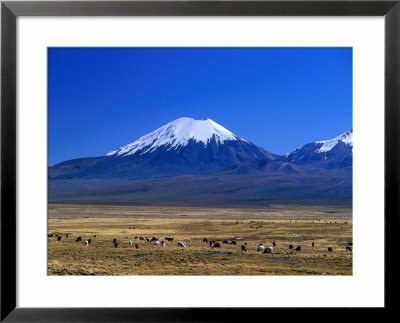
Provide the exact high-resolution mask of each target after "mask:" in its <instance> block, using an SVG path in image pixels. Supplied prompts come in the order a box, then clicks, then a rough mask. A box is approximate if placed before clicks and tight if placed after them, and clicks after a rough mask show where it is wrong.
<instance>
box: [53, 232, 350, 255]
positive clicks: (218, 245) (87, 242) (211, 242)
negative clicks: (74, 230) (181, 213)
mask: <svg viewBox="0 0 400 323" xmlns="http://www.w3.org/2000/svg"><path fill="white" fill-rule="evenodd" d="M69 235H71V234H66V235H65V237H66V238H68V237H69ZM47 236H48V238H52V237H54V236H55V237H56V238H57V239H56V240H57V241H61V235H59V234H53V233H49V234H48V235H47ZM93 237H94V238H96V237H97V235H96V234H95V235H93ZM125 239H129V236H125ZM134 239H139V240H140V241H147V242H149V243H153V246H154V247H159V246H161V247H162V248H165V246H166V244H165V242H164V241H160V239H159V238H156V237H152V238H151V239H149V238H147V237H137V236H136V237H135V238H134ZM174 239H175V237H165V240H166V241H168V242H172V241H173V240H174ZM235 240H236V241H241V240H244V238H243V237H240V238H236V239H234V240H222V244H228V245H236V241H235ZM75 241H76V242H81V241H82V237H81V236H78V237H77V238H76V240H75ZM187 241H188V242H189V243H190V242H191V239H188V240H187ZM91 243H92V239H91V238H89V239H87V240H85V241H84V242H83V245H84V246H85V247H88V246H89V245H90V244H91ZM203 243H208V244H209V246H210V248H211V249H214V248H221V242H218V241H216V240H214V239H212V240H209V239H207V238H203ZM112 245H114V247H115V248H118V246H119V244H118V242H117V238H114V239H113V241H112ZM128 245H129V246H130V247H132V246H133V242H132V240H129V241H128ZM276 246H277V244H276V242H275V241H273V242H272V246H270V247H265V246H264V244H262V243H260V244H259V245H258V247H257V249H256V251H257V252H261V253H264V254H272V253H273V250H274V248H275V247H276ZM314 246H315V243H314V242H312V243H311V247H314ZM352 246H353V243H352V242H348V243H347V246H346V247H345V250H346V252H351V251H352ZM177 247H178V248H186V247H187V244H186V242H183V241H179V242H178V243H177ZM135 248H136V249H139V248H140V247H139V245H138V244H135ZM240 248H241V250H242V251H244V252H247V251H248V249H247V242H244V244H242V245H241V246H240ZM289 249H290V250H293V251H296V252H299V251H301V250H302V247H301V246H299V245H298V246H293V245H292V244H289ZM327 250H328V252H329V253H332V252H333V248H332V247H328V249H327Z"/></svg>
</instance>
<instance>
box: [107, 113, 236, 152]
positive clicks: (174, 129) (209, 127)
mask: <svg viewBox="0 0 400 323" xmlns="http://www.w3.org/2000/svg"><path fill="white" fill-rule="evenodd" d="M213 137H214V138H215V141H216V142H217V144H222V143H223V142H224V141H227V140H243V139H241V138H239V137H237V136H236V135H234V134H233V133H232V132H230V131H229V130H227V129H225V128H224V127H223V126H221V125H219V124H218V123H216V122H214V121H213V120H211V119H206V120H195V119H192V118H185V117H183V118H179V119H176V120H174V121H172V122H170V123H167V124H166V125H164V126H162V127H160V128H158V129H156V130H154V131H153V132H150V133H148V134H147V135H144V136H143V137H140V138H139V139H138V140H136V141H135V142H132V143H130V144H128V145H126V146H123V147H121V148H119V149H117V150H113V151H110V152H108V153H107V154H105V155H106V156H114V155H115V156H122V155H124V156H129V155H133V154H135V153H136V152H138V151H142V150H143V152H141V153H142V154H144V153H147V152H152V151H154V150H156V149H157V148H158V147H160V146H168V150H170V149H177V148H179V147H183V146H186V145H187V144H188V142H189V140H191V139H192V140H194V141H196V142H202V143H203V144H204V145H205V146H207V144H208V142H209V141H210V140H211V139H212V138H213Z"/></svg>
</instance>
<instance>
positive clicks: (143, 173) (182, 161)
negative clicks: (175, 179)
mask: <svg viewBox="0 0 400 323" xmlns="http://www.w3.org/2000/svg"><path fill="white" fill-rule="evenodd" d="M276 158H277V156H276V155H274V154H272V153H270V152H268V151H266V150H264V149H262V148H260V147H258V146H256V145H254V144H252V143H251V142H249V141H247V140H244V139H242V138H240V137H238V136H236V135H234V134H233V133H232V132H230V131H229V130H227V129H226V128H224V127H223V126H221V125H219V124H218V123H216V122H214V121H213V120H211V119H206V120H195V119H191V118H179V119H177V120H174V121H172V122H170V123H167V124H166V125H164V126H162V127H160V128H158V129H156V130H154V131H152V132H150V133H148V134H146V135H144V136H142V137H140V138H139V139H137V140H136V141H134V142H132V143H130V144H128V145H126V146H123V147H121V148H118V149H116V150H113V151H110V152H109V153H107V154H105V155H103V156H100V157H93V158H81V159H75V160H69V161H65V162H62V163H60V164H58V165H55V166H53V167H51V168H50V169H49V178H85V179H104V178H107V179H117V178H119V179H121V178H124V179H140V178H154V177H167V176H175V175H185V174H193V175H203V174H211V173H215V172H220V171H224V170H227V169H230V168H232V167H235V166H236V165H238V164H240V163H241V162H244V161H252V160H260V159H269V160H273V159H276Z"/></svg>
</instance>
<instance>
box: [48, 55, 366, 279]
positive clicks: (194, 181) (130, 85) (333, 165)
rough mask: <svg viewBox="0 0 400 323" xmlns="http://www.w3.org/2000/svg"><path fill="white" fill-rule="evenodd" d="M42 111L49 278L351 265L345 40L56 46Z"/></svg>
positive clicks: (295, 272) (286, 272)
mask: <svg viewBox="0 0 400 323" xmlns="http://www.w3.org/2000/svg"><path fill="white" fill-rule="evenodd" d="M47 116H48V119H47V153H48V155H47V176H48V178H47V183H48V189H47V193H48V196H47V198H48V200H47V205H48V209H47V210H48V212H47V275H48V276H86V275H92V276H138V275H152V276H165V275H171V276H179V275H192V276H206V275H211V276H220V275H224V276H251V275H257V276H262V275H265V276H299V275H301V276H316V275H325V276H352V275H353V248H354V246H353V49H352V47H48V48H47ZM355 131H356V133H357V128H356V129H355ZM371 154H373V151H372V147H371ZM44 238H45V237H44ZM356 248H357V246H356Z"/></svg>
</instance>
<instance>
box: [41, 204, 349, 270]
mask: <svg viewBox="0 0 400 323" xmlns="http://www.w3.org/2000/svg"><path fill="white" fill-rule="evenodd" d="M48 233H49V234H53V237H49V238H48V274H49V275H351V274H352V260H353V258H352V252H349V251H346V245H347V243H348V242H351V241H352V213H351V208H350V207H346V206H337V207H335V206H313V205H279V204H272V205H267V206H257V207H254V208H253V207H251V206H249V205H244V206H240V205H236V206H232V207H230V206H223V205H218V206H212V207H207V206H204V205H203V206H179V205H162V204H160V205H89V204H88V205H74V204H49V214H48ZM66 234H68V238H67V237H66ZM55 235H61V237H62V238H61V241H57V238H56V237H55ZM94 235H96V236H97V237H94ZM78 236H81V237H82V240H83V241H85V240H87V239H89V238H90V239H91V240H92V243H91V244H90V245H89V246H87V247H85V246H84V245H83V241H81V242H76V238H77V237H78ZM126 236H128V237H129V238H126ZM172 236H173V237H174V240H173V241H172V242H167V241H165V237H172ZM135 237H148V238H149V239H151V238H152V237H157V238H159V239H160V241H161V240H164V241H165V242H166V247H165V248H162V247H155V246H153V243H149V242H146V241H140V240H139V238H138V239H135ZM114 238H116V239H117V241H118V244H119V245H118V247H117V248H115V247H114V245H113V243H112V241H113V239H114ZM204 238H206V239H208V240H210V239H214V240H217V241H220V242H222V240H235V239H236V238H243V240H237V241H236V242H237V244H236V245H232V244H222V243H221V248H220V249H211V248H210V246H209V245H208V244H207V243H204V242H203V239H204ZM129 239H130V240H132V242H133V244H134V245H135V244H138V245H139V249H136V248H135V246H134V245H133V246H129V244H128V241H129ZM189 240H190V241H191V242H189ZM178 241H183V242H186V244H187V248H185V249H184V248H178V246H177V242H178ZM273 241H274V242H276V247H275V248H274V250H273V254H262V253H260V252H257V251H256V250H257V246H258V245H259V244H260V243H263V244H264V246H265V247H268V246H272V243H273ZM245 242H246V243H247V245H246V247H247V249H248V251H247V252H244V251H242V250H241V245H243V244H245ZM312 242H314V244H315V246H314V247H312V245H311V244H312ZM289 244H292V245H294V246H297V245H299V246H301V251H299V252H295V251H292V250H290V249H289V247H288V246H289ZM328 247H331V248H332V249H333V251H332V252H328ZM214 253H223V254H222V255H218V254H214Z"/></svg>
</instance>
